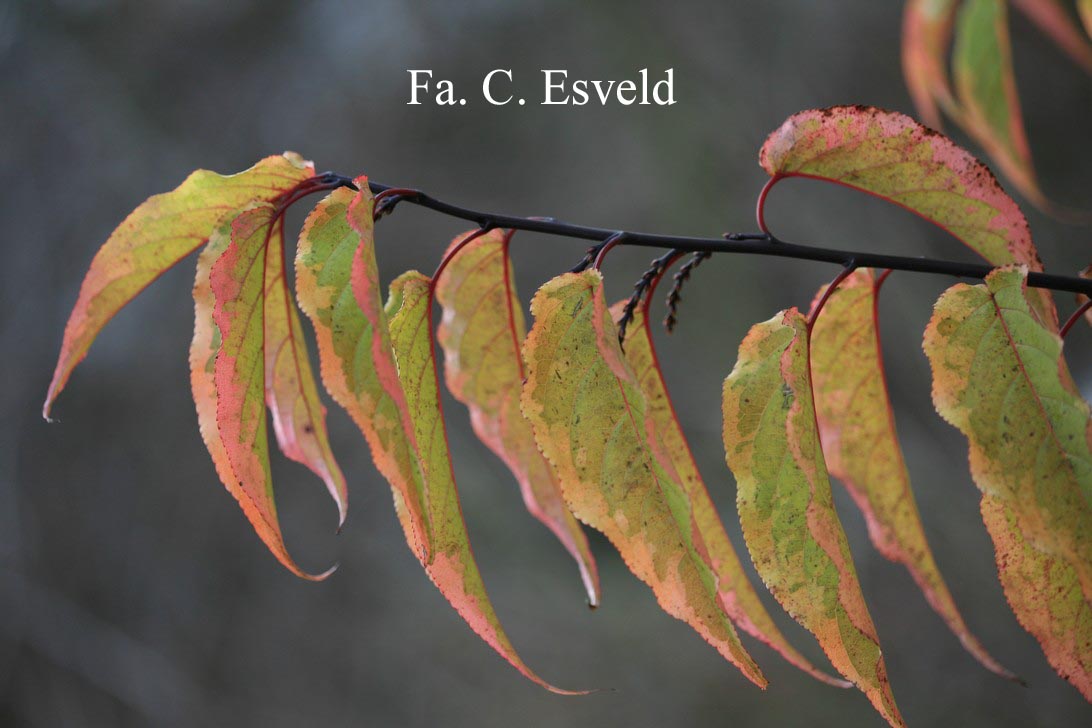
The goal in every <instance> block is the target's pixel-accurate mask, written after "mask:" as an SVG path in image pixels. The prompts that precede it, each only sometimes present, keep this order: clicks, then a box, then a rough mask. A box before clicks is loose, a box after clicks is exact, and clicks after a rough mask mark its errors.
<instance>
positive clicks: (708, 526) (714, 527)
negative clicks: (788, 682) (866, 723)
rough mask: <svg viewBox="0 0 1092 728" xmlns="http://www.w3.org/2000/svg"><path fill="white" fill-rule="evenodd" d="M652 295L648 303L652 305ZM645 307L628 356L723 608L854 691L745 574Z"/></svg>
mask: <svg viewBox="0 0 1092 728" xmlns="http://www.w3.org/2000/svg"><path fill="white" fill-rule="evenodd" d="M651 298H652V291H651V290H650V291H649V294H648V296H647V297H646V298H645V301H648V300H651ZM624 307H625V301H621V302H619V303H617V304H615V305H614V306H612V307H611V315H612V316H613V318H614V320H615V322H617V321H618V319H619V318H620V317H621V315H622V310H623V308H624ZM644 309H645V305H644V304H641V305H638V306H637V307H636V308H635V309H634V311H633V318H632V320H631V321H630V323H629V325H628V326H627V327H626V339H625V355H626V359H627V360H628V361H629V366H630V367H631V368H632V370H633V373H634V375H635V377H636V380H637V381H638V382H639V383H640V386H641V391H642V393H643V394H644V396H645V400H646V401H647V405H648V416H649V418H650V419H651V421H652V423H653V426H654V428H655V430H656V433H657V434H658V435H659V440H658V441H657V442H659V443H661V444H662V445H663V448H662V450H661V451H660V452H658V453H656V456H657V457H658V459H659V461H660V463H661V464H663V465H664V467H665V468H666V469H667V470H668V471H669V472H670V473H671V475H672V477H673V478H674V479H675V480H676V481H677V482H679V483H680V484H682V486H683V488H684V489H685V490H686V496H687V498H688V499H689V501H690V507H691V509H692V510H693V514H694V525H695V527H696V528H697V529H698V532H699V533H700V534H701V538H702V540H703V541H704V542H705V546H706V548H707V550H708V553H709V559H708V562H709V565H710V567H711V568H712V570H713V572H714V573H715V574H716V576H717V589H718V592H719V596H720V602H721V606H722V607H723V608H724V611H725V613H727V614H728V616H729V617H730V618H731V619H732V621H733V622H734V623H735V624H736V626H737V627H739V628H740V629H742V630H743V631H745V632H747V634H749V635H751V636H752V637H754V638H756V639H758V640H761V641H762V642H763V643H765V644H766V645H768V646H769V647H771V648H773V649H774V650H776V651H777V652H778V653H779V654H780V655H781V656H782V657H784V658H785V659H786V660H788V661H789V662H790V663H792V664H793V665H795V666H796V667H798V668H800V669H801V670H803V671H804V672H806V673H808V674H809V675H811V676H812V677H814V678H816V679H817V680H821V681H823V682H825V683H828V684H830V685H836V686H838V687H850V684H849V683H847V682H846V681H844V680H838V679H836V678H833V677H831V676H829V675H827V674H826V673H824V672H822V671H820V670H818V669H816V668H815V666H813V665H812V664H811V663H810V662H808V660H807V659H806V658H805V657H804V656H803V655H801V654H800V653H799V652H797V651H796V649H795V648H794V647H793V646H792V645H790V644H789V642H788V640H786V639H785V636H784V635H782V634H781V631H780V630H779V629H778V628H777V625H776V624H775V623H774V621H773V619H771V618H770V615H769V613H768V612H767V611H766V608H765V607H764V606H763V605H762V601H761V600H760V599H759V597H758V594H757V592H755V589H754V587H753V586H751V582H750V581H748V580H747V576H746V574H745V573H744V571H743V564H742V563H741V562H740V560H739V556H738V555H737V554H736V550H735V548H734V547H733V546H732V542H731V541H730V540H729V538H728V534H727V533H726V532H725V531H724V524H723V523H721V520H720V517H719V516H718V515H717V510H716V506H714V505H713V500H712V498H710V497H709V491H708V489H707V488H706V486H705V481H703V480H702V477H701V473H700V472H699V471H698V465H697V463H696V462H695V461H694V455H693V453H692V452H691V451H690V443H689V442H687V440H686V435H685V434H683V431H682V427H680V426H679V421H678V418H677V417H676V416H675V407H674V405H673V404H672V402H671V396H670V395H669V394H668V392H667V385H666V383H665V382H664V378H663V373H662V372H661V370H660V362H659V359H658V358H657V355H656V346H655V344H654V343H653V341H652V332H651V331H650V330H649V327H648V318H647V317H646V316H645V310H644Z"/></svg>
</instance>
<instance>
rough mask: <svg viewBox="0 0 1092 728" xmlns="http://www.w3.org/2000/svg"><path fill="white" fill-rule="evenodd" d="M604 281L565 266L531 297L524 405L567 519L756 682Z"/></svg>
mask: <svg viewBox="0 0 1092 728" xmlns="http://www.w3.org/2000/svg"><path fill="white" fill-rule="evenodd" d="M602 285H603V280H602V278H601V277H600V275H599V272H598V271H595V270H589V271H585V272H583V273H566V274H563V275H560V276H558V277H556V278H554V279H553V280H551V281H550V282H548V283H546V284H545V285H544V286H542V288H540V289H539V290H538V293H536V294H535V297H534V300H533V301H532V303H531V312H532V313H533V314H534V317H535V322H534V326H532V327H531V332H530V333H529V334H528V336H527V339H526V341H525V342H524V345H523V357H524V362H525V364H526V367H527V381H526V383H525V384H524V387H523V393H522V399H521V401H522V405H523V413H524V414H525V415H526V416H527V418H528V419H529V420H530V421H531V424H532V426H533V427H534V431H535V439H536V440H537V442H538V445H539V447H540V448H541V449H542V452H543V453H544V454H545V455H546V457H547V458H548V459H549V460H550V462H551V463H552V464H553V466H554V468H555V469H556V471H557V473H558V475H559V476H560V478H561V488H562V493H563V494H564V496H565V501H566V502H567V503H568V504H569V507H570V508H572V511H573V513H574V514H575V515H576V517H577V518H579V519H580V520H581V521H583V522H584V523H586V524H588V525H589V526H591V527H592V528H595V529H597V530H599V531H601V532H602V533H603V534H604V535H605V536H606V537H607V538H608V539H609V540H610V542H611V543H612V544H613V545H614V547H615V548H616V549H618V552H619V553H620V554H621V555H622V558H623V560H624V561H625V562H626V566H627V567H629V570H630V571H632V572H633V574H634V575H635V576H637V578H639V579H640V580H641V581H643V582H645V583H646V584H648V585H649V586H650V587H651V588H652V591H653V593H654V594H655V595H656V599H657V601H658V602H659V604H660V606H661V607H662V608H663V610H664V611H665V612H667V613H668V614H670V615H671V616H673V617H675V618H676V619H680V620H682V621H684V622H686V623H687V624H689V625H690V626H691V627H692V628H693V629H694V630H695V631H696V632H697V633H698V634H700V635H701V636H702V637H703V638H704V639H705V640H706V641H707V642H709V644H711V645H712V646H713V647H715V648H716V649H717V651H718V652H720V654H721V655H722V656H723V657H724V658H725V659H727V660H728V661H730V662H731V663H732V664H734V665H736V666H737V667H738V668H739V669H740V670H741V671H742V672H743V674H744V675H746V676H747V678H748V679H750V680H751V681H752V682H754V683H755V684H756V685H758V686H759V687H765V686H766V678H765V677H764V676H763V675H762V672H761V670H759V668H758V666H757V665H756V664H755V663H754V660H753V659H752V658H751V656H750V655H749V654H748V653H747V651H746V650H745V649H744V648H743V645H742V644H741V643H740V641H739V636H738V635H737V634H736V631H735V628H734V627H733V626H732V623H731V621H730V619H729V618H728V615H727V614H726V613H725V608H724V605H723V604H722V603H721V599H720V595H719V593H718V590H717V576H716V574H715V573H714V572H713V569H712V568H711V567H710V565H709V552H708V549H707V547H706V544H705V542H704V541H703V539H702V535H701V532H700V530H699V528H698V526H697V523H696V521H695V516H694V513H693V510H692V508H691V504H690V501H689V498H688V497H687V494H686V489H685V488H684V486H683V485H682V483H680V482H678V480H676V478H675V477H674V474H673V473H672V472H670V471H669V470H668V469H666V468H665V467H663V465H662V464H661V463H660V462H659V459H658V458H657V456H656V453H658V452H662V451H663V447H664V446H663V444H662V443H660V442H657V432H656V428H655V423H654V421H653V420H652V418H651V417H649V416H648V408H647V405H646V402H645V398H644V395H643V394H642V393H641V389H640V385H639V383H638V381H637V377H636V375H635V374H634V373H633V370H632V369H631V368H630V366H629V364H628V362H627V361H626V360H625V356H624V355H623V353H622V351H621V349H620V348H619V346H618V331H617V329H616V328H615V326H614V322H613V321H612V320H611V316H610V312H609V311H608V310H607V307H606V304H605V302H604V300H603V288H602Z"/></svg>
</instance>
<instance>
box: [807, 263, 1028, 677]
mask: <svg viewBox="0 0 1092 728" xmlns="http://www.w3.org/2000/svg"><path fill="white" fill-rule="evenodd" d="M825 292H826V288H825V287H824V288H822V289H820V291H819V293H818V294H816V297H815V303H813V304H812V308H813V310H814V308H815V306H816V305H818V303H819V301H821V300H822V297H823V294H824V293H825ZM878 294H879V283H878V282H877V279H876V277H875V275H874V273H873V272H872V271H871V270H870V269H861V270H857V271H854V272H853V273H852V274H851V275H850V276H849V277H847V278H846V279H845V280H843V281H842V282H841V283H840V284H839V286H838V288H837V290H835V291H834V293H833V294H831V295H830V297H829V298H828V299H827V301H826V304H825V305H824V306H823V309H822V313H821V315H820V316H819V317H818V318H817V319H815V324H814V326H813V328H812V333H811V376H812V383H813V386H814V389H815V411H816V416H817V419H818V422H819V432H820V439H821V440H822V443H823V455H824V457H825V458H826V461H827V467H828V469H829V470H830V472H831V474H833V475H834V476H835V477H837V478H838V479H839V480H841V481H842V483H843V484H844V485H845V486H846V488H847V489H848V490H849V493H850V495H852V496H853V500H854V501H855V502H856V503H857V505H858V507H860V509H861V511H862V513H864V516H865V520H866V521H867V523H868V535H869V536H870V537H871V539H872V543H873V544H874V545H875V546H876V549H877V550H878V551H879V552H880V553H881V554H883V555H884V556H885V557H887V558H888V559H890V560H891V561H894V562H896V563H899V564H902V565H904V566H905V567H906V568H907V569H908V570H909V571H910V574H911V576H913V577H914V581H916V582H917V584H918V586H919V587H920V588H921V590H922V592H923V593H924V594H925V598H926V599H927V600H928V601H929V604H930V605H931V606H932V607H933V609H934V610H936V612H937V614H939V615H940V616H941V617H942V618H943V619H944V621H945V622H946V623H947V624H948V627H949V628H950V629H951V630H952V632H953V633H955V635H956V636H957V637H958V638H959V640H960V642H962V643H963V646H964V647H965V648H966V649H967V651H968V652H970V653H971V654H972V655H973V656H974V657H975V659H977V660H978V661H979V662H980V663H982V665H983V666H984V667H986V668H987V669H988V670H991V671H993V672H995V673H997V674H998V675H1001V676H1003V677H1006V678H1009V679H1015V678H1014V676H1013V675H1012V673H1010V672H1009V671H1008V670H1006V669H1005V668H1004V667H1002V666H1001V665H1000V664H998V663H997V661H996V660H994V659H993V658H992V657H991V656H990V655H989V653H987V652H986V649H985V648H984V647H983V646H982V644H981V643H980V642H979V641H978V640H977V639H976V638H975V636H974V635H973V634H971V631H970V630H969V629H968V628H967V625H966V624H965V623H964V622H963V618H962V617H961V616H960V614H959V610H958V609H957V608H956V605H955V601H954V600H953V599H952V595H951V593H950V592H949V591H948V586H947V584H945V583H944V578H943V577H942V576H941V574H940V569H939V568H938V567H937V564H936V561H935V559H934V558H933V553H932V551H931V550H930V549H929V544H928V542H927V541H926V538H925V529H924V528H923V527H922V523H921V516H920V515H919V514H918V508H917V505H916V504H915V503H914V493H913V491H912V490H911V488H910V473H909V472H908V471H907V469H906V462H905V460H904V458H903V454H902V448H901V447H900V446H899V441H898V436H897V434H896V432H895V418H894V411H893V410H892V407H891V401H890V399H889V397H888V392H887V381H886V378H885V375H884V367H883V352H882V350H881V347H880V335H879V327H878V320H877V319H878V313H879V312H878V309H877V306H878Z"/></svg>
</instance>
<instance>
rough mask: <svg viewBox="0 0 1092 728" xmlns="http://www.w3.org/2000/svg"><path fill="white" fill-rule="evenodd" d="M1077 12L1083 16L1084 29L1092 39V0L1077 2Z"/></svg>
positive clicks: (1079, 0) (1078, 0)
mask: <svg viewBox="0 0 1092 728" xmlns="http://www.w3.org/2000/svg"><path fill="white" fill-rule="evenodd" d="M1077 10H1078V11H1079V12H1080V14H1081V22H1083V23H1084V29H1085V30H1087V31H1088V35H1089V37H1092V0H1077Z"/></svg>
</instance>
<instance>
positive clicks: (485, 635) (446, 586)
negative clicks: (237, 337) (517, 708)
mask: <svg viewBox="0 0 1092 728" xmlns="http://www.w3.org/2000/svg"><path fill="white" fill-rule="evenodd" d="M431 308H432V296H431V295H430V292H429V279H428V278H427V277H425V276H423V275H421V274H420V273H417V272H416V271H410V272H409V273H404V274H403V275H401V276H400V277H398V278H397V279H396V280H395V281H394V282H393V283H391V291H390V296H389V298H388V299H387V305H386V307H385V313H386V315H387V318H388V320H389V321H390V333H391V343H392V344H393V346H394V352H395V358H396V360H397V362H398V376H399V379H400V380H401V382H402V388H403V390H404V391H405V394H406V405H407V406H408V408H409V415H410V419H411V420H412V422H413V428H414V429H413V434H414V437H415V438H416V441H417V444H418V447H419V448H420V449H419V451H418V455H419V457H420V464H421V470H422V471H423V473H424V477H425V484H426V487H425V508H426V517H427V519H428V522H429V526H430V529H431V533H432V546H433V549H432V553H431V555H430V559H429V562H428V563H427V564H426V565H425V570H426V571H428V575H429V577H430V578H431V579H432V581H433V583H434V584H436V586H437V587H438V588H439V589H440V591H441V592H443V594H444V596H445V597H447V599H448V601H450V602H451V605H452V606H453V607H455V609H456V611H458V612H459V614H460V615H462V617H463V619H465V620H466V621H467V623H468V624H469V625H470V626H471V628H472V629H473V630H474V631H475V632H477V633H478V636H480V637H481V638H482V639H483V640H485V641H486V642H487V643H489V645H490V646H491V647H493V649H495V650H496V651H497V652H498V653H500V654H501V656H503V657H504V658H505V659H506V660H508V661H509V662H510V663H512V665H513V666H515V668H516V669H517V670H519V671H520V672H521V673H523V675H525V676H526V677H527V678H529V679H531V680H533V681H535V682H536V683H538V684H539V685H541V686H543V687H544V688H547V689H549V690H552V691H554V692H558V693H569V691H565V690H560V689H558V688H555V687H554V686H553V685H550V684H549V683H547V682H546V681H544V680H543V679H542V678H540V677H539V676H538V675H536V674H535V673H533V672H532V671H531V669H530V668H529V667H527V665H525V664H524V663H523V660H522V659H520V657H519V655H517V654H516V650H515V648H514V647H512V644H511V642H509V640H508V636H507V635H506V634H505V633H504V629H503V628H502V627H501V625H500V621H499V620H498V619H497V615H496V613H495V612H494V611H493V605H492V604H491V603H490V601H489V596H488V594H486V591H485V584H484V583H483V582H482V578H481V574H480V573H479V571H478V565H477V563H476V562H475V560H474V554H473V552H472V551H471V550H470V539H469V537H468V536H467V533H466V523H465V522H464V521H463V514H462V510H461V508H460V506H459V494H458V491H457V490H456V487H455V474H454V472H453V470H452V468H451V457H450V455H449V453H448V446H447V430H446V428H445V427H444V421H443V410H442V408H441V406H440V388H439V381H440V380H439V376H438V373H437V370H436V359H435V355H434V347H433V338H432V333H431V328H432V326H431V318H432V316H431Z"/></svg>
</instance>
